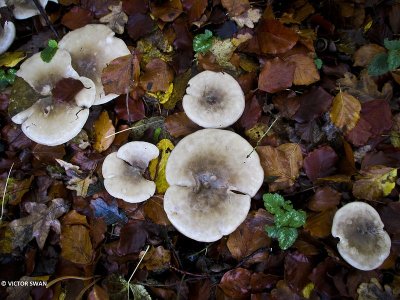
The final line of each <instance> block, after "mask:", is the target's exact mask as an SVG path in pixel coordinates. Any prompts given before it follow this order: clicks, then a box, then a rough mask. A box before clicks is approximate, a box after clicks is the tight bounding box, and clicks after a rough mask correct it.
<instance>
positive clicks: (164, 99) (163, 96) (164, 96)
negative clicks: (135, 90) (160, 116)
mask: <svg viewBox="0 0 400 300" xmlns="http://www.w3.org/2000/svg"><path fill="white" fill-rule="evenodd" d="M173 90H174V84H173V83H170V85H169V86H168V89H167V91H166V92H165V93H164V92H156V93H150V92H147V94H148V95H150V96H152V97H154V98H156V99H157V100H158V102H160V103H161V104H167V103H168V101H169V99H170V98H171V95H172V91H173Z"/></svg>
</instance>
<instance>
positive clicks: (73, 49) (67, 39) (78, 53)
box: [58, 24, 130, 105]
mask: <svg viewBox="0 0 400 300" xmlns="http://www.w3.org/2000/svg"><path fill="white" fill-rule="evenodd" d="M114 34H115V33H114V32H113V31H112V30H111V29H110V28H108V27H107V26H106V25H102V24H90V25H86V26H84V27H82V28H79V29H76V30H73V31H71V32H69V33H68V34H66V35H65V36H64V37H63V38H62V39H61V41H60V42H59V43H58V46H59V48H61V49H65V50H67V51H68V52H69V53H70V54H71V56H72V66H73V67H74V69H75V70H76V71H77V72H78V73H79V75H81V76H85V77H88V78H90V79H91V80H93V82H94V84H95V85H96V99H95V102H94V105H98V104H103V103H106V102H108V101H110V100H112V99H114V98H116V97H118V95H116V94H107V95H105V93H104V88H103V84H102V83H101V73H102V71H103V69H104V67H106V66H107V64H108V63H110V62H111V61H112V60H114V59H115V58H117V57H120V56H124V55H128V54H130V51H129V49H128V47H127V46H126V44H125V43H124V41H123V40H121V39H119V38H116V37H114Z"/></svg>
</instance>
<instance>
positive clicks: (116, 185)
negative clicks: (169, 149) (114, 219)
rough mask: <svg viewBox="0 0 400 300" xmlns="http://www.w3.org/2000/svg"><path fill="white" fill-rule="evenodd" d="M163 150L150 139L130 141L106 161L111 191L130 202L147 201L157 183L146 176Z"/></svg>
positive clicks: (107, 183) (104, 170)
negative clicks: (152, 162) (149, 167)
mask: <svg viewBox="0 0 400 300" xmlns="http://www.w3.org/2000/svg"><path fill="white" fill-rule="evenodd" d="M158 154H159V150H158V148H157V147H156V146H154V145H153V144H150V143H146V142H130V143H127V144H125V145H123V146H122V147H121V148H119V150H118V152H113V153H111V154H109V155H107V157H106V158H105V160H104V163H103V167H102V173H103V177H104V187H105V188H106V190H107V192H108V193H109V194H110V195H111V196H113V197H116V198H119V199H122V200H124V201H126V202H131V203H137V202H143V201H145V200H147V199H149V198H150V197H151V196H153V195H154V193H155V190H156V185H155V183H154V182H153V181H149V180H147V179H145V178H144V177H143V175H142V174H143V172H144V171H145V170H146V168H147V166H148V165H149V162H150V161H151V160H152V159H154V158H156V157H157V156H158Z"/></svg>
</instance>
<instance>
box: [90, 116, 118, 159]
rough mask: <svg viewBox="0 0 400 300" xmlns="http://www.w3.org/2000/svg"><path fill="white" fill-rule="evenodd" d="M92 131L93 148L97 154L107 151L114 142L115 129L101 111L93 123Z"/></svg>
mask: <svg viewBox="0 0 400 300" xmlns="http://www.w3.org/2000/svg"><path fill="white" fill-rule="evenodd" d="M93 131H94V137H95V142H94V144H93V148H94V149H95V150H96V151H98V152H103V151H105V150H107V149H108V148H109V147H110V146H111V144H112V143H113V141H114V138H115V135H113V134H114V133H115V127H114V125H113V124H112V122H111V120H110V117H109V116H108V113H107V112H106V111H103V112H102V113H101V114H100V116H99V117H98V119H97V120H96V121H95V122H94V124H93ZM110 135H111V136H110Z"/></svg>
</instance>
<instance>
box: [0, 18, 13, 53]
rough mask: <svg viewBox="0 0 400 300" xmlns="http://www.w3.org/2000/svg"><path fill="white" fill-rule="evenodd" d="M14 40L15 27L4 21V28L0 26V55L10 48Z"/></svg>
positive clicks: (11, 23)
mask: <svg viewBox="0 0 400 300" xmlns="http://www.w3.org/2000/svg"><path fill="white" fill-rule="evenodd" d="M14 39H15V26H14V23H13V22H10V21H6V22H5V23H4V28H3V27H2V26H0V54H3V53H4V52H6V51H7V49H8V48H9V47H10V46H11V44H12V43H13V42H14Z"/></svg>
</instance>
